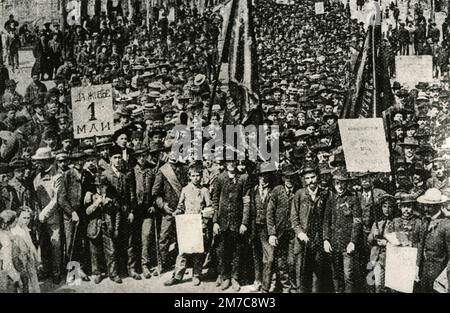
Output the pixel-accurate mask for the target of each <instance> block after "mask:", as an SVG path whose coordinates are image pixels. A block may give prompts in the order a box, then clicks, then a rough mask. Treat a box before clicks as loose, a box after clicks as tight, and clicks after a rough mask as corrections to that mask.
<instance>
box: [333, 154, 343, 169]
mask: <svg viewBox="0 0 450 313" xmlns="http://www.w3.org/2000/svg"><path fill="white" fill-rule="evenodd" d="M330 165H331V166H332V167H339V166H344V165H345V157H344V154H343V153H337V154H335V155H334V158H333V161H331V162H330Z"/></svg>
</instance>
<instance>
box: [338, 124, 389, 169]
mask: <svg viewBox="0 0 450 313" xmlns="http://www.w3.org/2000/svg"><path fill="white" fill-rule="evenodd" d="M338 124H339V131H340V133H341V139H342V147H343V149H344V157H345V164H346V167H347V170H348V171H349V172H372V173H374V172H375V173H377V172H385V173H386V172H390V170H391V169H390V163H389V147H388V144H387V141H386V136H385V132H384V126H383V119H382V118H364V119H339V120H338Z"/></svg>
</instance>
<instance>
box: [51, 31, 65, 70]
mask: <svg viewBox="0 0 450 313" xmlns="http://www.w3.org/2000/svg"><path fill="white" fill-rule="evenodd" d="M48 46H49V52H50V57H51V60H52V62H51V63H50V64H49V71H50V73H51V76H52V77H53V75H56V71H57V70H58V68H59V67H60V66H61V64H62V61H63V59H62V45H61V42H60V41H59V40H58V34H57V33H54V34H53V38H52V39H51V40H50V41H49V42H48Z"/></svg>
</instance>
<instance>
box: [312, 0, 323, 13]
mask: <svg viewBox="0 0 450 313" xmlns="http://www.w3.org/2000/svg"><path fill="white" fill-rule="evenodd" d="M314 9H315V11H316V15H319V14H325V7H324V6H323V2H316V3H314Z"/></svg>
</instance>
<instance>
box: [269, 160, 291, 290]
mask: <svg viewBox="0 0 450 313" xmlns="http://www.w3.org/2000/svg"><path fill="white" fill-rule="evenodd" d="M281 173H282V180H283V184H280V185H278V186H276V187H275V188H273V189H272V192H271V195H270V198H269V203H268V205H267V230H268V236H269V244H270V245H271V246H272V247H273V251H272V252H273V253H272V255H269V257H268V260H269V261H268V263H269V264H268V266H267V267H268V269H269V270H268V272H267V273H264V276H263V281H264V286H263V288H262V290H263V292H268V291H269V289H268V288H267V287H266V286H267V284H266V281H268V282H269V283H270V280H271V277H272V274H273V273H275V274H276V279H277V281H276V284H278V285H279V286H280V287H281V291H282V292H283V293H286V292H290V291H291V290H293V289H296V286H295V269H294V264H292V262H289V257H290V256H291V254H292V253H293V251H292V250H293V241H292V237H293V235H294V234H293V231H292V227H291V207H292V200H293V198H294V194H295V192H296V189H297V186H295V182H296V178H297V171H296V169H295V168H294V166H293V165H291V164H286V165H285V166H283V167H282V170H281Z"/></svg>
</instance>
